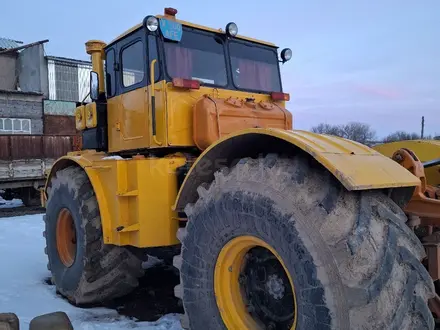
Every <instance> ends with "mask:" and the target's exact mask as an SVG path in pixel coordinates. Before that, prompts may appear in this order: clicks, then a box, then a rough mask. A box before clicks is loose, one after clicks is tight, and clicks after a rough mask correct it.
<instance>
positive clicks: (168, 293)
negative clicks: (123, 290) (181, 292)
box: [105, 264, 183, 321]
mask: <svg viewBox="0 0 440 330" xmlns="http://www.w3.org/2000/svg"><path fill="white" fill-rule="evenodd" d="M177 284H179V273H178V271H177V269H176V268H175V267H173V266H169V265H163V264H160V265H156V266H154V267H152V268H149V269H147V270H146V272H145V276H144V277H142V278H141V279H140V280H139V287H138V288H137V289H136V290H135V291H133V292H132V293H130V294H129V295H127V296H125V297H122V298H118V299H115V300H114V301H112V302H111V303H107V304H105V307H107V308H112V309H115V310H117V311H118V313H119V314H121V315H124V316H128V317H135V318H136V319H138V320H140V321H156V320H158V319H159V318H160V317H162V316H163V315H165V314H169V313H183V307H182V306H181V305H180V303H179V299H177V298H176V297H175V296H174V287H175V286H176V285H177Z"/></svg>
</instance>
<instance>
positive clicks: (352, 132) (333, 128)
mask: <svg viewBox="0 0 440 330" xmlns="http://www.w3.org/2000/svg"><path fill="white" fill-rule="evenodd" d="M311 130H312V132H314V133H319V134H329V135H335V136H339V137H343V138H346V139H349V140H353V141H357V142H360V143H363V144H367V143H368V142H369V141H373V140H374V138H375V136H376V132H375V131H374V130H373V129H372V128H371V127H370V125H368V124H364V123H359V122H350V123H348V124H345V125H330V124H323V123H321V124H319V125H317V126H314V127H312V129H311Z"/></svg>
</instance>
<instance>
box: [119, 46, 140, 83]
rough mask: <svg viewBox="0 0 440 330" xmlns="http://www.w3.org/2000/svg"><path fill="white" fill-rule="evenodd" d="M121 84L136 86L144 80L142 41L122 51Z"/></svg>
mask: <svg viewBox="0 0 440 330" xmlns="http://www.w3.org/2000/svg"><path fill="white" fill-rule="evenodd" d="M121 59H122V63H121V64H122V84H123V86H124V87H130V86H133V85H136V84H138V83H140V82H142V81H143V80H144V76H145V65H144V50H143V43H142V41H140V40H139V41H136V42H135V43H132V44H131V45H129V46H127V47H125V48H124V49H123V50H122V55H121Z"/></svg>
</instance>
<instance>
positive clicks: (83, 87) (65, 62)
mask: <svg viewBox="0 0 440 330" xmlns="http://www.w3.org/2000/svg"><path fill="white" fill-rule="evenodd" d="M47 66H48V78H49V99H50V100H62V101H73V102H80V101H83V100H84V98H85V97H86V96H87V94H88V93H89V84H90V72H91V71H92V64H91V63H89V62H84V61H77V60H72V59H64V58H57V57H47ZM86 101H87V102H90V101H91V100H90V98H89V97H87V98H86Z"/></svg>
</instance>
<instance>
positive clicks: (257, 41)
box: [108, 15, 277, 47]
mask: <svg viewBox="0 0 440 330" xmlns="http://www.w3.org/2000/svg"><path fill="white" fill-rule="evenodd" d="M155 17H157V18H159V19H160V18H167V19H172V20H174V21H176V22H178V23H180V24H182V25H184V26H188V27H192V28H196V29H200V30H205V31H210V32H215V33H223V34H225V33H226V31H224V30H223V29H214V28H210V27H207V26H203V25H198V24H194V23H190V22H186V21H182V20H179V19H177V18H175V17H173V16H168V15H156V16H155ZM140 28H142V23H139V24H136V25H135V26H133V27H132V28H131V29H128V30H127V31H125V32H124V33H122V34H121V35H119V36H118V37H117V38H115V39H113V40H112V41H111V42H110V43H108V44H109V45H110V44H112V43H114V42H116V41H118V40H120V39H122V38H124V37H125V36H127V35H129V34H130V33H132V32H133V31H136V30H138V29H140ZM234 38H236V39H242V40H247V41H251V42H256V43H259V44H262V45H266V46H271V47H277V46H276V45H275V44H273V43H271V42H267V41H262V40H258V39H254V38H249V37H245V36H242V35H237V36H235V37H234Z"/></svg>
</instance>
